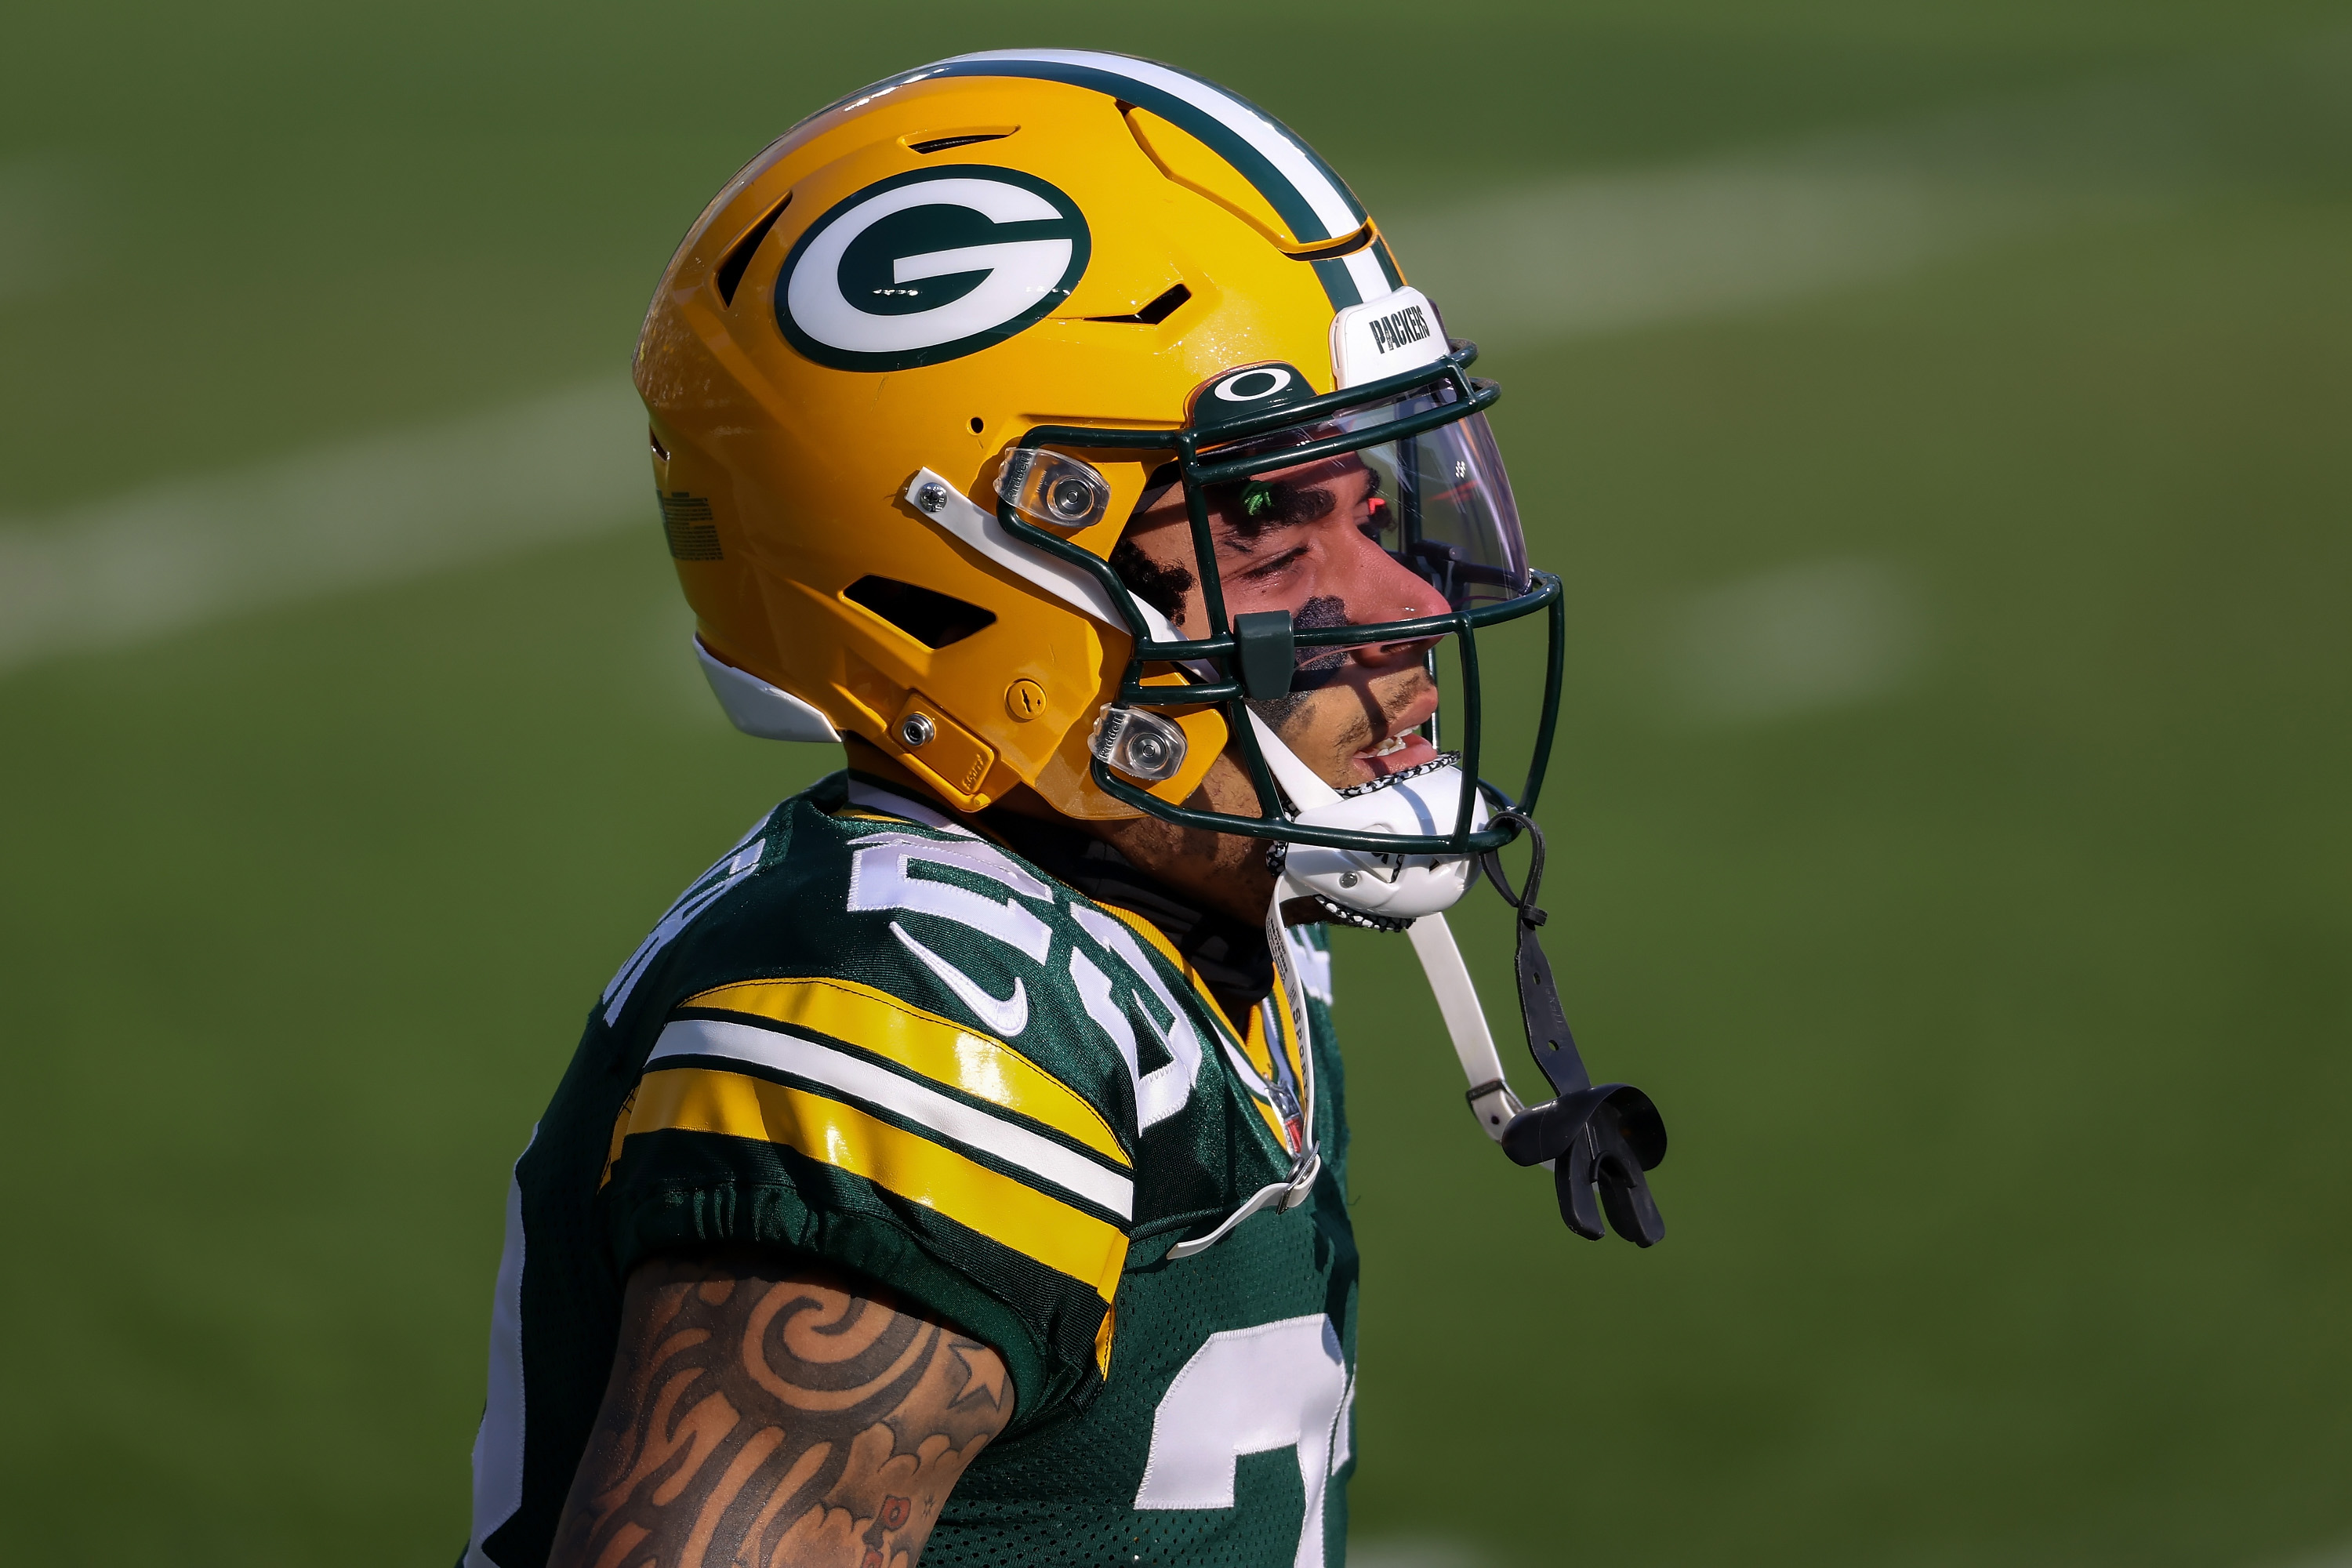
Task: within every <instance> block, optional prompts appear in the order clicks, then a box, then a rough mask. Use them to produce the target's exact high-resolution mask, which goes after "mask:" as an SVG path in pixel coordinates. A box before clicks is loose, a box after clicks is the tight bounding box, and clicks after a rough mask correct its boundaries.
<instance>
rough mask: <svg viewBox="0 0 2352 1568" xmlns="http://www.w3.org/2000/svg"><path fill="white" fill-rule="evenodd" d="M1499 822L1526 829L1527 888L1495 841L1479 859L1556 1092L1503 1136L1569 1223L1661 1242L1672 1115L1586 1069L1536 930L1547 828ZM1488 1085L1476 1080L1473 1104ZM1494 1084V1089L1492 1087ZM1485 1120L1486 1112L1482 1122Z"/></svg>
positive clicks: (1535, 1051) (1501, 817) (1540, 1060)
mask: <svg viewBox="0 0 2352 1568" xmlns="http://www.w3.org/2000/svg"><path fill="white" fill-rule="evenodd" d="M1494 821H1495V823H1496V826H1502V825H1504V824H1510V825H1513V826H1517V827H1520V828H1524V829H1525V830H1526V832H1527V835H1528V849H1529V851H1530V856H1529V859H1528V879H1527V885H1526V886H1525V887H1524V888H1523V889H1513V888H1512V886H1511V883H1510V879H1509V878H1508V877H1507V876H1506V875H1505V874H1504V871H1503V866H1502V859H1501V855H1500V852H1499V851H1497V850H1491V849H1490V850H1488V851H1487V852H1486V854H1485V855H1483V856H1481V857H1479V864H1480V866H1481V867H1482V868H1484V869H1485V871H1486V878H1487V879H1488V880H1489V881H1491V882H1493V883H1494V884H1495V889H1496V891H1497V892H1499V893H1501V894H1502V896H1503V900H1504V902H1506V903H1507V904H1509V905H1510V906H1511V908H1512V909H1513V910H1515V911H1516V912H1517V917H1518V950H1517V958H1516V963H1515V967H1516V969H1517V976H1518V985H1519V1017H1520V1019H1521V1021H1522V1022H1523V1023H1524V1024H1525V1025H1526V1026H1527V1031H1528V1053H1529V1054H1530V1055H1532V1056H1533V1057H1534V1058H1535V1059H1536V1066H1537V1067H1538V1068H1541V1069H1542V1070H1543V1075H1544V1077H1545V1078H1546V1079H1548V1080H1549V1082H1550V1084H1551V1087H1552V1092H1553V1093H1554V1094H1555V1095H1556V1096H1558V1098H1557V1099H1555V1100H1552V1101H1551V1103H1549V1105H1538V1106H1536V1107H1535V1108H1533V1109H1532V1110H1520V1111H1517V1113H1516V1114H1514V1115H1512V1116H1511V1117H1510V1118H1509V1119H1508V1120H1507V1121H1506V1122H1505V1123H1504V1125H1503V1129H1502V1133H1501V1137H1500V1138H1499V1140H1498V1142H1501V1144H1502V1145H1503V1152H1505V1153H1506V1154H1508V1155H1509V1156H1510V1157H1511V1158H1512V1159H1513V1160H1514V1161H1516V1162H1517V1163H1519V1164H1522V1165H1538V1164H1549V1165H1550V1166H1551V1169H1552V1179H1553V1182H1554V1184H1555V1185H1556V1186H1557V1187H1558V1189H1559V1213H1560V1217H1561V1218H1562V1219H1564V1220H1566V1221H1567V1222H1568V1228H1569V1229H1570V1230H1572V1231H1574V1232H1575V1233H1576V1234H1577V1235H1579V1236H1580V1237H1584V1238H1585V1239H1587V1240H1588V1241H1598V1240H1599V1239H1600V1238H1601V1237H1602V1236H1603V1235H1605V1234H1606V1233H1607V1232H1606V1230H1605V1229H1604V1228H1603V1226H1602V1223H1601V1222H1602V1218H1603V1216H1604V1215H1605V1216H1606V1218H1607V1221H1608V1228H1611V1229H1614V1230H1615V1231H1616V1232H1617V1234H1618V1235H1620V1236H1622V1237H1624V1238H1625V1239H1626V1240H1628V1241H1630V1242H1633V1244H1634V1245H1635V1246H1637V1247H1650V1246H1653V1245H1654V1244H1655V1243H1656V1242H1657V1241H1658V1240H1659V1239H1660V1238H1662V1237H1664V1235H1665V1233H1666V1225H1665V1221H1664V1219H1663V1218H1662V1217H1660V1215H1659V1214H1658V1205H1657V1203H1656V1200H1654V1198H1653V1197H1652V1196H1651V1195H1650V1184H1649V1181H1648V1179H1647V1178H1646V1177H1645V1176H1644V1175H1643V1173H1644V1172H1646V1171H1651V1170H1654V1169H1656V1167H1657V1165H1658V1163H1659V1162H1660V1161H1662V1160H1664V1158H1665V1157H1666V1124H1665V1121H1664V1119H1663V1118H1662V1117H1660V1116H1659V1114H1658V1108H1657V1107H1656V1106H1655V1105H1654V1104H1653V1103H1651V1100H1650V1097H1649V1096H1648V1095H1646V1094H1643V1092H1642V1091H1641V1090H1640V1089H1635V1088H1633V1086H1632V1085H1630V1084H1622V1083H1604V1084H1595V1083H1594V1082H1593V1081H1592V1075H1591V1073H1590V1072H1588V1071H1587V1070H1586V1069H1585V1066H1584V1058H1583V1056H1582V1054H1581V1053H1580V1052H1579V1051H1578V1050H1577V1048H1576V1037H1575V1036H1574V1035H1572V1034H1570V1032H1569V1027H1568V1016H1567V1014H1566V1013H1565V1012H1564V1011H1563V1010H1562V1009H1561V1007H1560V1002H1559V984H1557V983H1556V982H1555V981H1554V980H1553V978H1552V972H1551V961H1550V960H1549V958H1547V957H1545V955H1544V950H1543V944H1542V942H1539V941H1538V939H1537V937H1536V930H1537V928H1538V927H1539V926H1541V925H1542V924H1543V923H1544V921H1545V919H1546V916H1545V914H1544V911H1543V910H1542V909H1541V908H1539V907H1538V905H1537V903H1536V893H1537V891H1538V889H1540V888H1541V887H1542V885H1543V870H1544V842H1543V830H1542V829H1541V828H1539V827H1538V826H1536V824H1535V820H1534V819H1533V818H1532V817H1530V816H1527V815H1526V814H1525V813H1523V812H1518V811H1498V812H1496V814H1495V816H1494ZM1416 945H1418V944H1416ZM1448 945H1449V946H1450V945H1451V943H1450V942H1449V943H1448ZM1457 1048H1458V1047H1457ZM1490 1054H1491V1052H1490ZM1465 1065H1467V1064H1466V1062H1465ZM1482 1088H1486V1086H1480V1085H1477V1084H1475V1083H1474V1085H1473V1087H1472V1089H1471V1091H1470V1092H1471V1097H1472V1103H1473V1105H1474V1106H1475V1105H1476V1104H1477V1103H1478V1101H1479V1099H1480V1097H1481V1089H1482ZM1486 1092H1487V1093H1488V1094H1489V1095H1491V1093H1492V1089H1491V1088H1489V1089H1487V1090H1486ZM1504 1092H1505V1093H1506V1094H1507V1093H1508V1090H1507V1089H1506V1090H1504ZM1486 1120H1487V1118H1486V1116H1484V1115H1482V1116H1481V1117H1480V1121H1482V1122H1484V1121H1486ZM1596 1189H1597V1190H1598V1198H1597V1200H1596V1197H1595V1191H1596Z"/></svg>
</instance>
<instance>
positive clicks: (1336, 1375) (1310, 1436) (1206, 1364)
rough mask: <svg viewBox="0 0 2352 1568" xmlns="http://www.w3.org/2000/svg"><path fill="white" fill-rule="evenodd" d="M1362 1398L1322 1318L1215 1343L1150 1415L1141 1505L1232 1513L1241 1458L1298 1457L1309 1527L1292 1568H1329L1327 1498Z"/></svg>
mask: <svg viewBox="0 0 2352 1568" xmlns="http://www.w3.org/2000/svg"><path fill="white" fill-rule="evenodd" d="M1354 1393H1355V1387H1354V1381H1353V1379H1352V1378H1351V1377H1350V1376H1349V1372H1348V1367H1347V1363H1346V1362H1345V1361H1344V1360H1343V1359H1342V1358H1341V1356H1340V1354H1339V1334H1338V1332H1337V1331H1334V1330H1333V1328H1332V1327H1331V1320H1330V1319H1329V1318H1328V1317H1326V1316H1324V1315H1323V1314H1322V1313H1319V1312H1318V1313H1317V1314H1315V1315H1314V1316H1313V1317H1307V1318H1286V1319H1284V1320H1283V1321H1281V1322H1278V1323H1265V1324H1263V1325H1261V1326H1259V1327H1257V1328H1255V1329H1230V1330H1227V1331H1225V1332H1223V1333H1221V1334H1212V1335H1210V1336H1209V1339H1208V1342H1206V1343H1205V1344H1203V1345H1202V1347H1201V1348H1200V1349H1199V1350H1197V1351H1194V1352H1192V1360H1190V1361H1188V1362H1186V1363H1184V1367H1183V1370H1182V1371H1181V1372H1179V1373H1177V1374H1176V1380H1175V1381H1174V1382H1173V1383H1171V1384H1169V1385H1168V1392H1167V1394H1165V1395H1163V1396H1162V1397H1161V1399H1160V1408H1159V1409H1158V1410H1157V1411H1155V1412H1154V1413H1153V1414H1152V1417H1151V1457H1150V1458H1149V1459H1148V1460H1146V1461H1145V1463H1144V1467H1143V1485H1142V1486H1140V1487H1139V1488H1137V1489H1136V1493H1135V1506H1136V1507H1137V1508H1139V1509H1178V1508H1231V1507H1233V1506H1234V1462H1235V1461H1236V1460H1237V1459H1239V1458H1241V1456H1243V1455H1244V1454H1264V1453H1270V1452H1272V1451H1273V1450H1275V1449H1277V1448H1295V1449H1297V1451H1298V1479H1299V1481H1300V1482H1301V1483H1302V1484H1303V1485H1304V1487H1305V1488H1306V1491H1307V1519H1306V1522H1305V1524H1304V1525H1303V1526H1302V1527H1301V1528H1300V1530H1299V1532H1298V1554H1297V1559H1296V1560H1295V1563H1294V1568H1323V1494H1324V1493H1325V1491H1327V1490H1328V1489H1329V1485H1330V1480H1331V1472H1332V1471H1333V1470H1335V1469H1337V1468H1339V1466H1340V1465H1342V1464H1344V1463H1346V1462H1347V1459H1348V1406H1349V1404H1350V1403H1352V1399H1353V1395H1354Z"/></svg>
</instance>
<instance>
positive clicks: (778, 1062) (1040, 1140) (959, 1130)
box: [646, 1018, 1135, 1219]
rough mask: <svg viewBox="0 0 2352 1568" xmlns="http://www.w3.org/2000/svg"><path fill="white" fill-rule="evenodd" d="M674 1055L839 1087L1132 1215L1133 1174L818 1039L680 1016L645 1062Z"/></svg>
mask: <svg viewBox="0 0 2352 1568" xmlns="http://www.w3.org/2000/svg"><path fill="white" fill-rule="evenodd" d="M669 1057H719V1058H726V1059H728V1060H730V1061H739V1062H749V1063H751V1064H752V1065H753V1066H755V1067H763V1068H772V1069H773V1070H775V1071H777V1072H788V1073H791V1074H793V1076H794V1077H796V1078H804V1079H808V1080H809V1081H810V1082H812V1083H821V1084H824V1086H825V1087H826V1088H828V1089H839V1090H841V1091H842V1092H843V1093H844V1094H849V1095H855V1096H856V1098H858V1099H859V1100H864V1101H866V1103H867V1104H869V1105H877V1106H880V1107H881V1108H882V1109H883V1110H888V1111H893V1112H895V1113H896V1114H898V1115H900V1116H903V1117H905V1118H906V1119H907V1120H908V1121H913V1122H917V1123H919V1124H920V1125H921V1126H924V1127H928V1128H929V1129H930V1130H931V1131H934V1132H938V1133H941V1134H943V1135H945V1136H946V1137H949V1138H952V1139H954V1140H956V1141H957V1142H960V1143H968V1144H970V1145H971V1147H973V1148H975V1149H980V1150H984V1151H986V1152H988V1153H991V1154H993V1155H995V1156H996V1157H997V1158H998V1159H1000V1160H1003V1161H1004V1162H1006V1163H1009V1164H1013V1165H1018V1166H1020V1167H1021V1168H1022V1169H1023V1170H1024V1171H1028V1172H1031V1173H1034V1174H1035V1175H1038V1176H1042V1177H1044V1178H1045V1180H1046V1181H1048V1182H1051V1183H1053V1184H1055V1186H1058V1187H1061V1188H1063V1189H1064V1190H1066V1191H1068V1192H1072V1193H1076V1194H1077V1195H1078V1196H1080V1197H1082V1198H1084V1199H1086V1200H1087V1202H1088V1203H1091V1204H1095V1205H1098V1206H1100V1207H1103V1208H1107V1209H1108V1210H1110V1212H1111V1213H1113V1214H1115V1215H1118V1216H1119V1217H1120V1218H1121V1219H1129V1218H1132V1217H1133V1216H1134V1210H1135V1184H1134V1183H1133V1182H1132V1181H1130V1180H1129V1178H1127V1177H1125V1176H1122V1175H1119V1174H1118V1173H1116V1172H1112V1171H1107V1170H1105V1169H1103V1167H1101V1166H1100V1165H1097V1164H1096V1163H1094V1162H1093V1161H1092V1160H1089V1159H1087V1157H1086V1156H1085V1155H1083V1154H1080V1153H1078V1152H1076V1151H1074V1150H1070V1149H1066V1148H1064V1147H1063V1146H1062V1145H1061V1144H1059V1143H1056V1142H1054V1141H1053V1140H1052V1139H1050V1138H1045V1137H1042V1136H1040V1135H1039V1134H1037V1133H1035V1132H1032V1131H1030V1130H1029V1129H1027V1128H1026V1127H1020V1126H1016V1125H1014V1124H1013V1123H1012V1122H1010V1121H1005V1120H1003V1118H1002V1117H999V1116H996V1115H993V1114H992V1113H990V1112H988V1111H985V1110H980V1109H978V1108H977V1107H975V1106H970V1105H966V1104H965V1103H964V1102H963V1101H962V1100H950V1098H949V1097H948V1096H946V1095H944V1094H941V1093H940V1092H939V1091H938V1090H937V1089H927V1088H925V1087H924V1086H923V1085H921V1084H919V1083H917V1082H915V1081H914V1080H913V1079H906V1078H901V1077H899V1076H898V1074H897V1073H894V1072H892V1071H890V1070H889V1069H888V1068H884V1067H880V1066H877V1064H875V1063H873V1062H869V1061H866V1060H865V1059H864V1058H858V1057H853V1056H850V1055H848V1054H847V1053H846V1052H844V1051H837V1050H835V1049H834V1048H833V1047H830V1046H821V1045H819V1044H817V1043H816V1042H815V1041H814V1040H806V1039H803V1038H802V1037H799V1036H798V1035H788V1034H784V1033H782V1032H781V1031H779V1030H775V1029H762V1028H755V1027H753V1026H751V1025H749V1024H730V1023H725V1022H721V1021H720V1020H719V1019H715V1018H681V1019H678V1020H677V1022H675V1023H672V1024H671V1025H669V1026H667V1027H666V1028H665V1029H663V1030H662V1032H661V1038H660V1039H658V1040H656V1042H655V1043H654V1049H653V1055H652V1056H650V1057H648V1058H646V1066H647V1067H648V1068H650V1067H651V1066H652V1065H653V1064H654V1063H656V1062H658V1061H660V1060H662V1059H663V1058H669Z"/></svg>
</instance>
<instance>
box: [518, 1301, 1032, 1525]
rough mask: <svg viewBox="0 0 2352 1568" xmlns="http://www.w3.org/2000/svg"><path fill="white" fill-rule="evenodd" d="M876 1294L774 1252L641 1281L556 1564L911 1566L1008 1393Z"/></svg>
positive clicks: (935, 1330) (985, 1360)
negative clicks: (773, 1256)
mask: <svg viewBox="0 0 2352 1568" xmlns="http://www.w3.org/2000/svg"><path fill="white" fill-rule="evenodd" d="M877 1294H878V1293H877V1292H874V1291H873V1290H872V1289H871V1288H870V1287H866V1286H861V1285H858V1284H856V1283H853V1282H852V1281H851V1280H850V1279H847V1278H846V1277H844V1276H841V1275H838V1274H835V1273H834V1272H832V1271H831V1270H828V1269H825V1268H822V1267H821V1266H816V1265H803V1264H797V1263H793V1262H792V1261H790V1260H785V1259H777V1258H751V1257H741V1256H729V1257H719V1258H697V1259H691V1260H689V1259H665V1258H656V1259H655V1260H653V1261H651V1262H648V1263H646V1264H645V1265H644V1266H642V1267H641V1268H638V1269H637V1271H636V1272H635V1274H633V1275H632V1276H631V1277H630V1279H629V1289H628V1298H627V1300H626V1303H625V1306H624V1309H623V1318H622V1325H621V1343H620V1349H619V1352H618V1353H617V1354H616V1355H615V1357H614V1363H613V1378H612V1382H611V1383H610V1384H608V1385H607V1386H606V1388H605V1390H604V1408H603V1410H602V1411H601V1412H600V1413H599V1414H598V1416H597V1421H596V1429H595V1432H594V1435H593V1436H592V1437H591V1438H590V1440H589V1444H588V1451H587V1453H586V1454H585V1455H584V1456H583V1458H582V1459H581V1462H580V1470H579V1474H578V1475H577V1476H576V1477H575V1478H574V1479H573V1480H572V1495H571V1497H570V1498H569V1499H568V1500H566V1501H565V1504H564V1510H563V1519H562V1523H561V1525H560V1526H559V1527H558V1530H557V1532H556V1541H555V1550H554V1552H552V1553H551V1556H550V1558H549V1563H550V1568H655V1565H656V1564H658V1568H737V1565H739V1564H740V1565H742V1568H913V1565H914V1563H915V1561H916V1559H917V1558H918V1557H919V1556H920V1555H921V1553H922V1549H923V1542H924V1541H925V1539H926V1538H927V1537H928V1536H929V1534H930V1530H931V1526H932V1524H933V1523H934V1522H936V1521H937V1520H938V1519H939V1515H940V1506H941V1505H942V1504H943V1503H945V1502H946V1501H947V1497H948V1493H949V1491H950V1489H952V1488H953V1487H954V1485H955V1483H956V1481H957V1479H958V1478H960V1477H961V1475H962V1474H963V1469H964V1467H965V1466H966V1465H968V1464H969V1463H971V1459H972V1458H973V1457H974V1456H975V1455H977V1454H978V1453H979V1452H980V1450H981V1447H982V1445H984V1444H985V1443H987V1442H988V1440H989V1439H990V1438H992V1437H993V1436H996V1435H997V1434H998V1433H999V1432H1001V1431H1003V1429H1004V1424H1005V1422H1006V1421H1008V1420H1009V1419H1011V1417H1012V1415H1013V1396H1012V1388H1011V1382H1010V1379H1009V1378H1008V1376H1007V1374H1006V1372H1005V1368H1004V1363H1003V1359H1002V1358H1000V1357H999V1356H998V1355H997V1353H996V1352H994V1351H992V1350H991V1349H989V1347H988V1346H986V1345H984V1344H982V1343H981V1342H979V1341H977V1340H972V1339H968V1338H966V1337H965V1336H963V1335H962V1334H961V1333H959V1332H957V1331H955V1330H953V1329H951V1328H949V1327H946V1326H944V1325H942V1324H940V1323H935V1322H931V1321H928V1320H926V1319H924V1318H922V1317H920V1316H918V1315H916V1314H915V1313H913V1312H910V1311H905V1310H898V1309H897V1308H896V1307H894V1306H893V1305H891V1304H889V1303H888V1302H887V1300H877V1299H876V1297H877Z"/></svg>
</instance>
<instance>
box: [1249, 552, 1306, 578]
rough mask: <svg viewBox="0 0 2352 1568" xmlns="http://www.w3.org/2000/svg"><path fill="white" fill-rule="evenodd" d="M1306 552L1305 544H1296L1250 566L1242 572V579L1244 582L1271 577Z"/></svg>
mask: <svg viewBox="0 0 2352 1568" xmlns="http://www.w3.org/2000/svg"><path fill="white" fill-rule="evenodd" d="M1306 553H1307V547H1306V546H1305V545H1298V546H1296V547H1294V548H1292V549H1289V550H1286V551H1284V552H1282V553H1281V554H1279V555H1277V556H1276V557H1275V558H1274V559H1273V560H1271V561H1268V562H1265V563H1261V564H1259V565H1256V566H1253V567H1251V568H1250V569H1249V570H1248V571H1246V572H1244V573H1243V574H1242V579H1243V581H1244V582H1250V581H1254V580H1255V579H1257V578H1260V577H1271V576H1273V575H1274V574H1276V573H1277V572H1279V571H1281V570H1282V569H1283V568H1284V567H1286V566H1289V565H1292V564H1293V563H1296V562H1297V560H1298V559H1299V558H1300V557H1301V556H1303V555H1305V554H1306Z"/></svg>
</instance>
